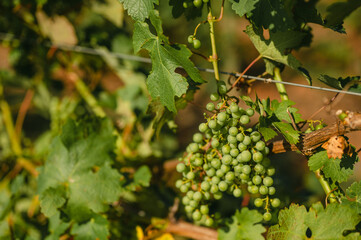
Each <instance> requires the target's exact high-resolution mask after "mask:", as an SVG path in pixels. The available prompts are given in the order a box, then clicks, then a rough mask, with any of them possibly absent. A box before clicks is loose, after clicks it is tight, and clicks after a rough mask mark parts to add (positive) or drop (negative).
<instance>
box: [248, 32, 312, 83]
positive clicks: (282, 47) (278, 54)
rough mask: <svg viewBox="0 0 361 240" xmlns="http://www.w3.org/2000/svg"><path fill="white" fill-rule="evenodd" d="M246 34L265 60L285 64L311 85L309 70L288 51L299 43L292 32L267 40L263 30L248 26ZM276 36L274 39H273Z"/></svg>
mask: <svg viewBox="0 0 361 240" xmlns="http://www.w3.org/2000/svg"><path fill="white" fill-rule="evenodd" d="M245 32H246V34H247V35H248V36H249V38H250V39H251V41H252V43H253V45H254V46H255V48H256V49H257V51H258V52H259V53H260V54H261V56H262V57H263V58H266V59H269V60H272V61H275V62H279V63H282V64H285V65H287V66H289V67H291V68H293V69H295V70H298V71H299V72H301V73H302V74H303V75H304V76H305V77H306V78H307V80H308V81H309V82H310V84H311V77H310V75H309V73H308V72H307V70H305V69H304V68H302V66H301V63H300V62H299V61H298V60H297V59H296V58H295V57H294V56H293V55H292V54H290V53H287V49H288V48H290V47H292V46H296V45H297V44H296V42H295V41H298V40H297V39H295V38H292V32H290V33H287V34H284V35H281V34H277V33H276V34H275V35H274V34H273V35H271V34H270V39H268V40H266V39H265V38H264V36H263V31H262V29H254V28H253V27H252V26H251V25H249V26H247V29H246V30H245ZM272 36H274V37H272Z"/></svg>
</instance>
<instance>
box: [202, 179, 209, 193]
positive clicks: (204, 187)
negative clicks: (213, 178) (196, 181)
mask: <svg viewBox="0 0 361 240" xmlns="http://www.w3.org/2000/svg"><path fill="white" fill-rule="evenodd" d="M210 188H211V184H209V182H205V181H203V182H202V183H201V189H202V190H203V191H206V192H207V191H208V190H209V189H210Z"/></svg>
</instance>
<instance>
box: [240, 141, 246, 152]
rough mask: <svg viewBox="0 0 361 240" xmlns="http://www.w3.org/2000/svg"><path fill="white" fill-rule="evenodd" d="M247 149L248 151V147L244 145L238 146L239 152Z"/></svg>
mask: <svg viewBox="0 0 361 240" xmlns="http://www.w3.org/2000/svg"><path fill="white" fill-rule="evenodd" d="M246 149H247V146H246V145H244V144H243V143H240V144H238V150H239V151H241V152H243V151H244V150H246Z"/></svg>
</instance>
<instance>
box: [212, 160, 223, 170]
mask: <svg viewBox="0 0 361 240" xmlns="http://www.w3.org/2000/svg"><path fill="white" fill-rule="evenodd" d="M211 165H212V167H214V168H215V169H219V168H220V167H221V165H222V163H221V160H219V159H218V158H215V159H213V160H212V162H211Z"/></svg>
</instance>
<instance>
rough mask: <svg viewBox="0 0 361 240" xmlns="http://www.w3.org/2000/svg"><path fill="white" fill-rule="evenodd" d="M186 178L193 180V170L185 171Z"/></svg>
mask: <svg viewBox="0 0 361 240" xmlns="http://www.w3.org/2000/svg"><path fill="white" fill-rule="evenodd" d="M187 178H188V179H189V180H193V179H194V178H195V174H194V172H189V173H187Z"/></svg>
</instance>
